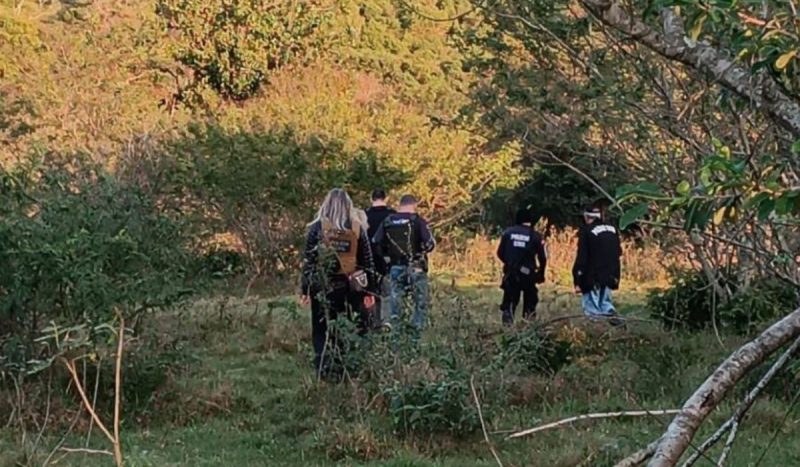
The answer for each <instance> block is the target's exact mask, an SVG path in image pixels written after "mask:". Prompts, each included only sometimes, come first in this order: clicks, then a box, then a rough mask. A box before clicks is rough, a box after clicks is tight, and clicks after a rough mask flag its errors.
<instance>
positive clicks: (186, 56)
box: [156, 0, 321, 100]
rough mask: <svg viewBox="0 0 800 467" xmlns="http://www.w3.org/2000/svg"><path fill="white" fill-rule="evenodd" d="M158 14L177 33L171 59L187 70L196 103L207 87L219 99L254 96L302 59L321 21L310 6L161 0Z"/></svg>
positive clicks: (243, 0)
mask: <svg viewBox="0 0 800 467" xmlns="http://www.w3.org/2000/svg"><path fill="white" fill-rule="evenodd" d="M156 11H157V13H158V15H159V16H160V17H161V18H163V21H164V24H165V25H166V26H167V27H168V28H169V29H170V30H174V31H175V32H176V33H177V36H178V40H177V41H176V43H175V44H173V49H174V51H173V54H174V56H175V59H176V60H178V61H179V62H180V63H182V64H183V65H185V66H186V67H188V68H189V69H190V70H191V72H192V74H193V80H192V83H191V87H190V88H189V89H181V90H179V93H180V95H181V96H183V95H184V94H185V93H187V92H190V93H192V95H191V96H189V97H194V98H197V97H198V96H199V95H201V94H200V93H201V92H202V88H203V87H205V86H207V87H210V88H211V89H212V90H214V91H216V92H218V93H219V94H220V95H221V96H222V97H224V98H226V99H232V100H242V99H247V98H248V97H251V96H253V95H254V94H255V93H256V92H257V91H258V90H259V88H260V87H261V85H262V84H263V83H264V82H265V81H266V80H267V79H268V77H269V74H270V72H272V71H273V70H275V69H277V68H279V67H281V66H285V65H287V64H290V63H292V61H294V60H295V59H297V58H299V57H302V56H303V55H304V54H305V53H306V52H307V49H308V46H309V44H308V41H309V40H310V38H311V36H312V34H313V33H314V31H315V30H316V29H317V27H318V26H319V23H320V21H321V16H320V14H319V13H318V12H316V11H314V10H312V6H311V5H310V4H309V3H308V2H296V1H291V2H280V3H279V4H276V3H274V2H269V1H262V0H236V1H232V2H231V1H222V0H215V1H210V2H209V1H205V0H201V1H198V0H159V1H158V2H157V4H156Z"/></svg>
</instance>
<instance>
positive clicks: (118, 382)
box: [111, 313, 125, 467]
mask: <svg viewBox="0 0 800 467" xmlns="http://www.w3.org/2000/svg"><path fill="white" fill-rule="evenodd" d="M124 342H125V318H124V317H123V316H122V314H121V313H120V314H119V337H118V338H117V362H116V368H115V369H114V393H115V394H114V439H113V440H112V441H111V443H112V444H113V445H114V460H115V461H116V462H117V467H122V446H121V440H120V438H119V417H120V410H121V401H122V349H123V344H124Z"/></svg>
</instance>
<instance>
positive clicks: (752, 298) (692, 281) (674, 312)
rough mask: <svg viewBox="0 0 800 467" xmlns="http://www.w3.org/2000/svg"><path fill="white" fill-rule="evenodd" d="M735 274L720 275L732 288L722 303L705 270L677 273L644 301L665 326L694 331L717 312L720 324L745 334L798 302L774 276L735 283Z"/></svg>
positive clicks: (704, 326) (699, 328)
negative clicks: (664, 286) (667, 284)
mask: <svg viewBox="0 0 800 467" xmlns="http://www.w3.org/2000/svg"><path fill="white" fill-rule="evenodd" d="M735 277H736V274H733V273H731V274H727V275H724V276H723V277H722V278H721V280H720V282H721V285H722V286H723V287H726V288H728V289H730V290H731V291H732V296H731V298H730V300H728V301H727V302H726V303H721V302H720V301H719V300H715V297H714V288H713V286H712V284H710V282H709V281H708V279H707V278H706V276H705V274H703V273H702V272H699V271H694V272H681V273H678V274H676V275H675V276H674V278H673V280H672V285H671V286H670V288H668V289H666V290H657V291H654V292H651V294H650V296H649V298H648V304H647V306H648V308H649V310H650V314H651V316H653V317H654V318H655V319H658V320H659V321H661V323H662V324H663V325H664V327H665V328H667V329H689V330H693V331H696V330H701V329H705V328H706V327H708V326H709V325H710V324H711V322H712V319H713V317H714V316H715V315H716V319H717V324H718V325H720V326H721V327H724V328H728V329H731V330H732V331H734V332H736V333H738V334H747V333H750V332H753V331H754V330H755V329H756V327H757V326H758V325H759V324H760V323H764V322H766V321H769V320H771V319H775V318H777V317H780V316H782V315H784V314H785V313H786V312H787V311H788V310H791V309H793V307H795V306H796V304H797V300H798V297H797V293H796V291H795V290H794V289H793V288H792V287H786V286H785V285H784V284H783V283H781V282H780V281H779V280H777V279H774V278H757V279H754V280H753V281H752V282H751V283H750V284H749V285H748V286H747V287H743V286H741V285H739V284H737V283H736V281H735ZM715 307H716V311H715V310H714V308H715Z"/></svg>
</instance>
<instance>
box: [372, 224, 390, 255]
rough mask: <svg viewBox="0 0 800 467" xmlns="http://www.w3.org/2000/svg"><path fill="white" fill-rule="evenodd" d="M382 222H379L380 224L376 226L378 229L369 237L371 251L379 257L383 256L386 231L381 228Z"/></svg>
mask: <svg viewBox="0 0 800 467" xmlns="http://www.w3.org/2000/svg"><path fill="white" fill-rule="evenodd" d="M384 222H385V219H384ZM383 224H384V223H383V222H381V225H380V226H378V230H377V231H376V232H375V236H374V237H372V238H371V239H370V242H371V243H372V252H373V253H374V254H375V256H380V257H381V258H383V252H384V247H383V240H384V238H386V231H385V230H384V228H383Z"/></svg>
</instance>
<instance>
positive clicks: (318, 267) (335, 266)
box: [301, 188, 375, 376]
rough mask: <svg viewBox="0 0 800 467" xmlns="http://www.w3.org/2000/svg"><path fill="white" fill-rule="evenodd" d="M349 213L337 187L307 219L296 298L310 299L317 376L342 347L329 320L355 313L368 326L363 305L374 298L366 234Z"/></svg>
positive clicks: (348, 202) (362, 325)
mask: <svg viewBox="0 0 800 467" xmlns="http://www.w3.org/2000/svg"><path fill="white" fill-rule="evenodd" d="M353 214H354V209H353V202H352V200H351V199H350V196H349V195H348V194H347V192H345V191H344V190H342V189H339V188H336V189H333V190H331V191H330V192H329V193H328V195H327V196H326V197H325V200H324V201H323V203H322V206H320V208H319V211H318V212H317V216H316V217H315V218H314V220H313V221H312V222H311V223H310V224H309V225H308V235H307V238H306V246H305V250H304V254H303V272H302V277H301V282H302V285H301V303H303V304H304V305H305V304H308V303H309V302H310V303H311V339H312V344H313V347H314V367H315V368H316V370H317V374H318V375H320V376H322V375H326V374H327V373H328V372H329V371H330V370H331V363H332V361H333V360H332V357H335V356H336V353H337V352H340V350H341V349H340V348H339V346H338V339H337V336H336V335H335V333H331V332H329V325H330V324H331V323H332V322H334V321H336V320H337V319H339V318H340V317H346V318H351V319H356V320H357V322H358V328H359V332H361V333H363V332H365V331H366V329H367V327H368V323H367V315H366V312H365V310H367V309H369V308H370V307H372V306H374V304H375V298H374V292H375V281H374V276H373V273H372V271H374V269H375V265H374V263H373V260H372V250H371V249H370V242H369V237H368V235H367V231H366V226H364V225H362V224H361V223H359V222H358V220H357V219H355V218H354V215H353Z"/></svg>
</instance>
